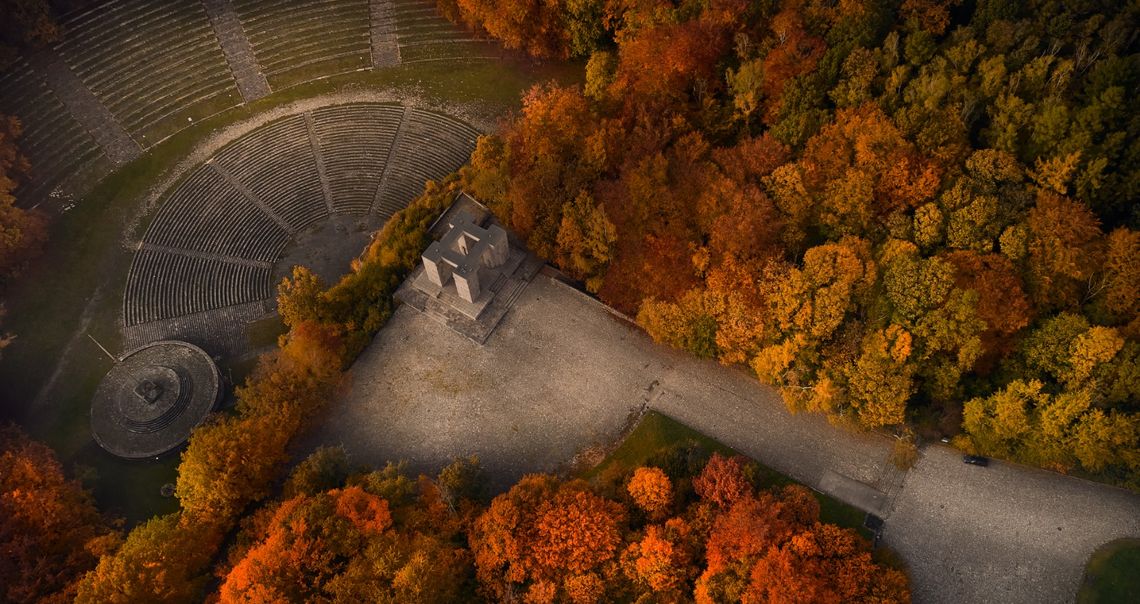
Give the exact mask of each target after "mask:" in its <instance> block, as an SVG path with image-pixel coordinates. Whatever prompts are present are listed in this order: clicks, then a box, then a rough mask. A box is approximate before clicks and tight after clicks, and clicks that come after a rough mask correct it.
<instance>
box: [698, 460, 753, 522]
mask: <svg viewBox="0 0 1140 604" xmlns="http://www.w3.org/2000/svg"><path fill="white" fill-rule="evenodd" d="M693 489H694V490H696V492H697V495H700V497H701V499H704V500H705V501H708V502H709V503H712V504H715V505H716V506H718V507H720V508H722V509H727V508H729V507H731V506H732V504H733V503H735V502H736V501H737V500H739V499H741V498H743V497H744V496H745V495H747V494H748V493H750V492H752V483H750V482H749V481H748V478H747V477H746V476H745V475H744V458H743V457H740V456H739V455H734V456H732V457H725V456H723V455H721V454H720V453H713V454H712V457H711V458H709V461H708V463H707V464H706V465H705V468H704V470H701V474H700V476H697V477H696V478H694V479H693Z"/></svg>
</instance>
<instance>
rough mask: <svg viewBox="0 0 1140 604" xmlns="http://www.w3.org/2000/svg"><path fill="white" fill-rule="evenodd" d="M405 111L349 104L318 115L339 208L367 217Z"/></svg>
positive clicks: (328, 175) (323, 152)
mask: <svg viewBox="0 0 1140 604" xmlns="http://www.w3.org/2000/svg"><path fill="white" fill-rule="evenodd" d="M403 116H404V108H403V107H400V106H395V105H347V106H339V107H326V108H324V109H318V110H316V111H314V112H313V127H314V130H315V131H316V133H317V140H318V141H320V147H321V158H322V160H323V161H324V168H325V178H326V179H327V180H328V184H329V191H330V192H331V193H332V198H333V209H334V210H335V211H337V212H342V213H347V214H363V213H365V212H367V211H368V210H369V208H371V207H372V203H373V200H375V199H376V190H377V189H378V188H379V186H380V181H381V179H382V178H383V176H384V166H385V165H386V163H387V160H388V155H389V154H390V153H391V150H392V143H393V142H394V141H395V139H396V132H397V131H398V130H399V128H400V120H401V119H402V118H403Z"/></svg>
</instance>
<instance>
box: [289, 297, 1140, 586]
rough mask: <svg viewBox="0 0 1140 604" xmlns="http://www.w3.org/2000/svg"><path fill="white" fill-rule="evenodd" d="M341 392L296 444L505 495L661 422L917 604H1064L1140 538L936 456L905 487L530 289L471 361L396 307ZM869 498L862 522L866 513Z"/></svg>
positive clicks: (822, 431)
mask: <svg viewBox="0 0 1140 604" xmlns="http://www.w3.org/2000/svg"><path fill="white" fill-rule="evenodd" d="M350 380H351V382H350V385H349V387H348V390H347V393H346V394H345V395H344V396H343V397H341V398H340V399H339V400H337V401H334V402H333V403H332V404H330V406H329V409H328V415H327V418H326V420H325V422H324V424H323V425H322V426H319V427H318V428H317V429H316V430H315V431H314V434H313V435H312V436H310V437H309V439H308V441H307V442H306V443H305V444H306V446H307V447H308V448H310V449H311V448H313V447H315V446H317V445H319V444H327V445H336V444H341V445H344V446H345V448H346V449H347V450H348V452H349V453H350V455H351V456H352V458H353V460H354V461H356V462H361V463H368V464H372V465H377V464H380V465H382V464H383V463H384V462H386V461H389V460H392V461H397V460H401V459H402V460H407V461H408V462H409V470H411V471H413V472H429V473H431V472H434V471H436V470H438V469H439V468H440V467H441V466H443V465H445V464H446V463H448V462H449V461H450V460H451V459H453V458H454V457H456V456H464V455H469V454H477V455H478V456H479V457H480V459H481V461H482V462H483V464H484V467H485V468H487V469H488V471H489V473H490V474H491V475H492V478H493V479H494V483H495V485H496V486H498V488H499V489H500V490H502V489H504V488H505V487H506V486H509V485H510V484H511V483H513V482H514V481H515V480H517V479H518V478H519V477H520V476H522V475H524V474H526V473H528V472H547V471H556V470H559V469H565V468H567V467H568V464H569V463H571V460H572V459H574V458H575V457H576V456H577V455H578V454H579V453H580V452H581V451H582V450H584V449H590V448H596V447H598V446H604V445H605V444H606V443H608V442H612V441H613V440H615V439H617V438H618V437H619V435H620V433H621V431H622V427H623V426H624V425H627V420H628V418H629V417H630V415H631V414H636V413H639V412H640V411H641V410H642V409H644V408H646V407H647V408H648V409H651V410H656V411H660V412H661V413H663V414H665V415H668V416H670V417H672V418H675V419H676V420H678V421H679V422H681V423H683V424H685V425H687V426H689V427H691V428H693V429H695V430H697V431H699V432H701V433H703V434H706V435H708V436H710V437H712V438H715V439H716V440H717V441H719V442H721V443H723V444H724V445H726V446H729V447H732V448H733V449H735V450H736V451H739V452H741V453H742V454H744V455H746V456H748V457H751V458H753V459H755V460H757V461H759V462H760V463H762V464H764V465H765V466H768V467H770V468H772V469H773V470H775V471H777V472H779V473H782V474H785V475H787V476H789V477H791V478H792V479H794V480H796V481H798V482H801V483H803V484H805V485H807V486H810V487H812V488H814V489H816V490H819V491H823V492H829V491H830V492H829V494H831V495H832V496H835V497H837V498H839V499H845V498H846V497H848V496H849V495H850V493H851V491H850V489H845V490H844V491H842V492H839V491H835V490H834V489H832V485H836V484H843V485H848V486H852V485H853V486H854V487H857V488H859V489H862V490H863V491H865V492H868V493H879V494H880V495H881V497H878V498H874V499H867V498H862V499H861V500H858V501H856V500H852V499H850V498H848V499H847V503H850V504H855V505H860V504H862V505H863V506H864V508H863V509H864V511H869V512H873V513H876V514H878V515H879V516H881V517H882V518H884V519H885V522H886V524H885V529H884V533H883V542H884V543H885V544H886V545H888V546H889V547H891V548H892V549H894V550H895V551H896V552H898V553H899V554H900V555H901V556H902V558H903V560H904V561H905V562H906V563H907V565H908V567H909V572H910V574H911V578H912V583H913V590H914V597H915V601H916V602H919V603H924V602H935V603H941V602H990V601H1001V602H1010V603H1018V602H1025V603H1027V604H1028V603H1034V604H1044V603H1050V602H1058V603H1061V602H1072V601H1073V599H1074V598H1075V597H1076V593H1077V587H1078V585H1079V583H1080V580H1081V576H1082V573H1083V571H1084V566H1085V562H1086V561H1087V560H1088V557H1089V555H1090V554H1091V553H1092V552H1093V550H1095V549H1096V548H1097V547H1099V546H1100V545H1101V544H1103V543H1106V542H1108V541H1111V540H1113V539H1117V538H1120V537H1126V536H1137V535H1140V496H1137V495H1136V494H1133V493H1129V492H1127V491H1124V490H1121V489H1117V488H1113V487H1110V486H1106V485H1102V484H1098V483H1093V482H1089V481H1085V480H1082V479H1078V478H1072V477H1067V476H1062V475H1059V474H1054V473H1050V472H1045V471H1042V470H1035V469H1031V468H1026V467H1022V466H1017V465H1012V464H1007V463H1002V462H994V463H993V464H991V465H990V467H988V468H979V467H975V466H968V465H965V464H963V463H962V461H961V455H960V453H958V452H956V451H954V450H953V449H950V448H949V447H943V446H931V447H926V448H924V449H923V450H922V455H921V458H920V460H919V461H918V463H917V464H916V465H915V466H914V468H912V469H911V470H909V471H908V472H906V473H903V472H900V471H898V470H896V469H895V468H894V467H893V466H892V465H891V464H890V462H889V458H890V454H891V441H890V439H889V438H886V437H884V436H881V435H876V434H867V433H853V432H849V431H844V430H840V429H837V428H836V427H834V426H832V425H830V424H828V423H827V421H826V420H825V419H824V418H823V417H821V416H818V415H813V414H799V415H792V414H789V413H788V411H787V408H786V407H785V406H784V404H783V403H782V402H781V400H780V397H779V394H778V393H776V392H775V391H773V390H772V389H770V388H767V387H765V386H763V385H761V384H760V383H759V382H757V381H756V380H755V378H753V377H752V376H750V375H748V374H747V373H746V372H744V371H740V370H738V369H737V368H732V367H724V366H721V365H719V364H717V363H715V362H712V361H701V360H698V359H695V358H693V357H691V356H690V355H688V354H686V353H682V352H678V351H675V350H672V349H668V348H665V347H663V346H658V345H656V344H654V343H653V342H652V341H651V340H650V339H649V338H648V336H646V335H645V334H644V332H642V331H641V330H639V329H637V328H636V327H634V326H632V325H630V324H629V323H628V322H627V321H625V320H624V319H623V318H621V317H618V316H616V315H614V314H613V313H611V312H610V311H609V310H608V309H607V308H606V307H605V306H603V305H602V304H600V303H598V302H597V301H595V300H593V299H592V298H589V297H587V296H585V295H584V294H582V293H580V292H578V291H577V290H574V289H572V288H570V287H568V286H566V285H563V284H561V283H559V282H557V281H555V280H553V279H551V278H549V277H547V276H546V275H539V276H538V277H536V278H535V280H534V281H533V282H532V283H531V284H530V286H529V287H528V288H527V290H526V291H525V292H524V293H523V295H522V296H521V297H520V299H519V301H518V302H517V303H516V305H515V306H514V307H512V309H511V310H510V311H509V312H508V313H507V315H506V316H505V317H504V319H503V322H502V323H501V324H500V325H499V327H498V329H497V330H496V331H495V332H494V333H493V334H492V335H491V337H490V339H489V340H488V341H487V343H486V345H485V346H482V347H480V346H478V345H475V344H473V343H472V342H471V341H469V340H467V339H465V338H463V337H462V336H460V335H458V334H456V333H455V332H453V331H451V330H450V329H448V328H446V327H444V326H443V325H441V324H439V323H436V322H435V321H434V320H433V319H431V318H430V317H428V316H425V315H422V314H420V313H418V312H417V311H415V310H414V309H412V308H410V307H407V306H403V307H401V308H399V309H398V310H397V311H396V313H395V315H394V316H393V317H392V319H391V320H390V321H389V323H388V324H387V326H386V327H385V328H384V329H383V330H382V331H381V332H380V334H379V335H377V337H376V339H375V340H374V341H373V343H372V345H371V347H370V348H369V349H368V350H366V351H365V352H364V354H363V355H361V357H360V358H359V359H358V361H357V362H356V364H355V365H354V366H353V368H352V370H351V372H350ZM867 501H874V502H875V504H874V507H871V508H868V507H866V502H867Z"/></svg>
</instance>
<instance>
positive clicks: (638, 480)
mask: <svg viewBox="0 0 1140 604" xmlns="http://www.w3.org/2000/svg"><path fill="white" fill-rule="evenodd" d="M627 489H628V490H629V496H630V497H633V501H634V503H636V504H637V506H638V507H640V508H641V509H643V510H645V511H646V512H648V513H649V514H650V515H659V514H661V513H662V512H664V511H665V510H666V509H668V507H669V505H670V504H672V502H673V484H672V483H671V482H669V477H668V476H666V475H665V472H663V471H662V470H661V468H646V467H641V468H638V469H636V470H634V471H633V476H632V477H630V479H629V486H628V487H627Z"/></svg>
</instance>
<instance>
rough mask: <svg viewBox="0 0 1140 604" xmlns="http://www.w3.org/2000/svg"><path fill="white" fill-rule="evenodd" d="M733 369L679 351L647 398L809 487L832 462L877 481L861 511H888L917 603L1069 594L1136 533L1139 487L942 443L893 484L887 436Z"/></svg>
mask: <svg viewBox="0 0 1140 604" xmlns="http://www.w3.org/2000/svg"><path fill="white" fill-rule="evenodd" d="M734 373H737V372H735V371H732V370H731V369H726V368H721V367H717V366H716V365H715V364H710V363H701V362H698V361H693V360H685V359H681V360H679V362H677V363H676V364H675V365H674V367H673V369H672V370H671V371H670V372H668V373H667V374H666V376H665V378H664V379H663V380H662V382H661V385H662V387H663V388H664V390H665V391H666V393H668V394H667V395H666V396H663V397H662V398H661V399H659V400H658V401H657V402H656V403H655V405H654V406H655V407H656V408H657V409H658V410H660V411H662V412H664V413H666V414H668V415H671V416H673V417H675V418H677V419H679V420H681V421H683V422H685V423H686V424H688V425H690V426H692V427H694V428H696V429H698V430H700V431H702V432H704V433H706V434H709V435H712V436H715V437H717V438H718V439H720V440H722V441H723V442H725V443H726V444H729V445H731V446H733V447H734V448H736V449H737V450H739V451H741V452H742V453H745V454H747V455H749V456H752V457H754V458H756V459H759V460H760V461H762V462H764V463H765V464H767V465H770V466H772V467H774V468H776V469H778V470H780V471H782V472H785V473H787V474H789V475H791V476H794V477H795V478H797V479H798V480H800V481H803V482H805V483H807V484H809V485H812V486H814V487H817V488H819V487H820V486H821V483H822V482H824V480H825V479H826V478H827V476H828V475H829V474H830V473H832V472H834V473H837V474H840V475H842V476H849V477H852V478H856V479H857V480H862V481H864V482H866V483H868V486H870V487H872V488H873V489H875V490H880V491H884V492H885V497H884V503H883V505H882V507H880V508H879V509H877V510H875V509H874V508H870V509H872V511H877V512H878V513H879V514H880V515H881V516H883V517H884V518H885V519H886V528H885V530H884V534H883V541H884V543H885V544H886V545H889V546H890V547H892V548H894V549H895V550H896V551H898V552H899V553H900V554H901V555H902V557H903V558H904V559H905V560H906V562H907V563H908V564H909V566H910V574H911V580H912V583H913V590H914V600H915V602H919V603H943V602H945V603H962V602H1003V603H1020V602H1024V603H1025V604H1041V603H1048V602H1057V603H1061V602H1072V601H1073V600H1074V598H1075V597H1076V590H1077V587H1078V585H1079V583H1080V580H1081V576H1082V573H1083V571H1084V564H1085V562H1086V561H1087V560H1088V557H1089V556H1090V555H1091V554H1092V552H1093V551H1094V550H1095V549H1096V548H1097V547H1099V546H1100V545H1103V544H1104V543H1106V542H1108V541H1111V540H1113V539H1117V538H1120V537H1129V536H1131V537H1136V536H1140V496H1137V495H1135V494H1132V493H1129V492H1127V491H1124V490H1122V489H1116V488H1112V487H1109V486H1105V485H1102V484H1097V483H1093V482H1088V481H1085V480H1081V479H1077V478H1072V477H1067V476H1061V475H1058V474H1054V473H1051V472H1045V471H1043V470H1037V469H1034V468H1028V467H1024V466H1018V465H1013V464H1007V463H1002V462H994V463H992V464H991V465H990V466H989V467H987V468H980V467H976V466H970V465H966V464H964V463H962V456H961V454H960V453H958V452H957V451H954V450H953V449H951V448H949V447H944V446H941V445H939V446H932V447H926V448H924V450H923V452H922V457H921V459H920V461H919V463H918V464H917V465H916V466H915V467H914V468H913V469H911V470H910V471H909V472H907V473H906V474H905V476H901V475H900V477H901V478H902V479H903V480H902V481H901V484H900V481H899V480H898V479H897V478H892V476H891V475H892V471H891V470H889V469H888V468H889V465H888V464H886V460H887V456H888V455H889V450H890V442H889V441H888V440H887V439H885V438H884V439H878V438H874V437H870V436H861V435H854V434H850V433H848V432H844V431H840V430H836V429H835V428H832V427H831V426H828V425H826V423H825V422H822V421H821V420H820V418H818V417H814V416H803V415H800V416H789V415H787V414H786V413H784V412H782V409H781V406H780V405H779V404H778V402H777V401H775V400H774V399H775V395H774V393H771V392H770V391H767V390H766V389H764V388H763V387H761V386H759V385H748V384H744V385H741V384H739V378H738V377H736V376H733V375H732V374H734ZM725 386H727V388H724V389H723V390H721V392H722V394H721V395H720V396H716V395H714V394H713V393H712V392H710V390H711V389H720V388H721V387H725ZM742 386H743V387H742ZM875 441H878V442H875ZM876 460H878V461H879V462H880V463H879V464H876V463H875V461H876ZM825 490H826V489H825ZM833 494H835V495H836V496H838V497H840V498H844V499H848V500H849V501H851V502H852V503H859V502H858V501H856V500H855V499H854V498H853V497H851V496H850V495H852V493H833ZM853 495H854V496H855V497H858V496H859V495H860V493H854V494H853ZM860 507H865V506H860ZM865 509H868V508H867V507H865Z"/></svg>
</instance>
